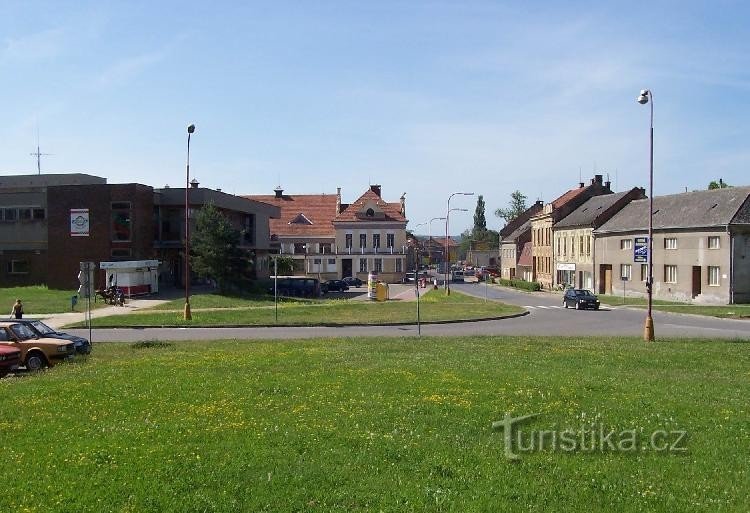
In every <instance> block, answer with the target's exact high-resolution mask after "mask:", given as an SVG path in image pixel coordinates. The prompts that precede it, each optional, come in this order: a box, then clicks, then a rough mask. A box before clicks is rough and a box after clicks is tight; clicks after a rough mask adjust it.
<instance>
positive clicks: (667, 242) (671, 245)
mask: <svg viewBox="0 0 750 513" xmlns="http://www.w3.org/2000/svg"><path fill="white" fill-rule="evenodd" d="M664 249H677V237H664Z"/></svg>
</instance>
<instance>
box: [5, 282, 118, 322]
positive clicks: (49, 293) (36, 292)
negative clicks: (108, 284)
mask: <svg viewBox="0 0 750 513" xmlns="http://www.w3.org/2000/svg"><path fill="white" fill-rule="evenodd" d="M74 295H77V292H76V291H75V290H53V289H48V288H47V287H46V286H45V285H34V286H29V287H10V288H0V305H2V306H3V308H5V309H6V310H7V311H8V313H10V310H11V308H12V307H13V303H15V301H16V299H20V300H21V301H22V302H23V311H24V316H27V317H34V316H37V315H39V314H50V313H63V312H70V311H71V309H70V298H71V296H74ZM85 301H86V299H83V298H81V299H79V302H78V305H77V306H76V311H78V312H81V311H83V310H84V309H85V308H86V305H85V303H84V302H85ZM104 306H106V305H104V303H102V302H101V301H99V302H98V303H94V299H93V298H91V308H92V309H95V308H102V307H104Z"/></svg>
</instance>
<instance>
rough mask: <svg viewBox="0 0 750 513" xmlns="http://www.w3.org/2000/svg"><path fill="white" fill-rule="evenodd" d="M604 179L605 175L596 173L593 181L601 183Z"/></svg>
mask: <svg viewBox="0 0 750 513" xmlns="http://www.w3.org/2000/svg"><path fill="white" fill-rule="evenodd" d="M603 181H604V176H603V175H594V182H593V183H597V184H599V185H601V184H602V182H603Z"/></svg>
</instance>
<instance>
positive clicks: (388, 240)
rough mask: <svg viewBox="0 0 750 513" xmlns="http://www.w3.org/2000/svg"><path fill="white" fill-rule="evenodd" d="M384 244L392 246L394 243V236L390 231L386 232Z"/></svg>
mask: <svg viewBox="0 0 750 513" xmlns="http://www.w3.org/2000/svg"><path fill="white" fill-rule="evenodd" d="M385 240H386V245H387V247H389V248H392V247H394V246H395V245H396V236H395V235H394V234H392V233H388V234H386V236H385Z"/></svg>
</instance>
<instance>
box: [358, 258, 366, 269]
mask: <svg viewBox="0 0 750 513" xmlns="http://www.w3.org/2000/svg"><path fill="white" fill-rule="evenodd" d="M359 272H361V273H366V272H367V259H366V258H360V259H359Z"/></svg>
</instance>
